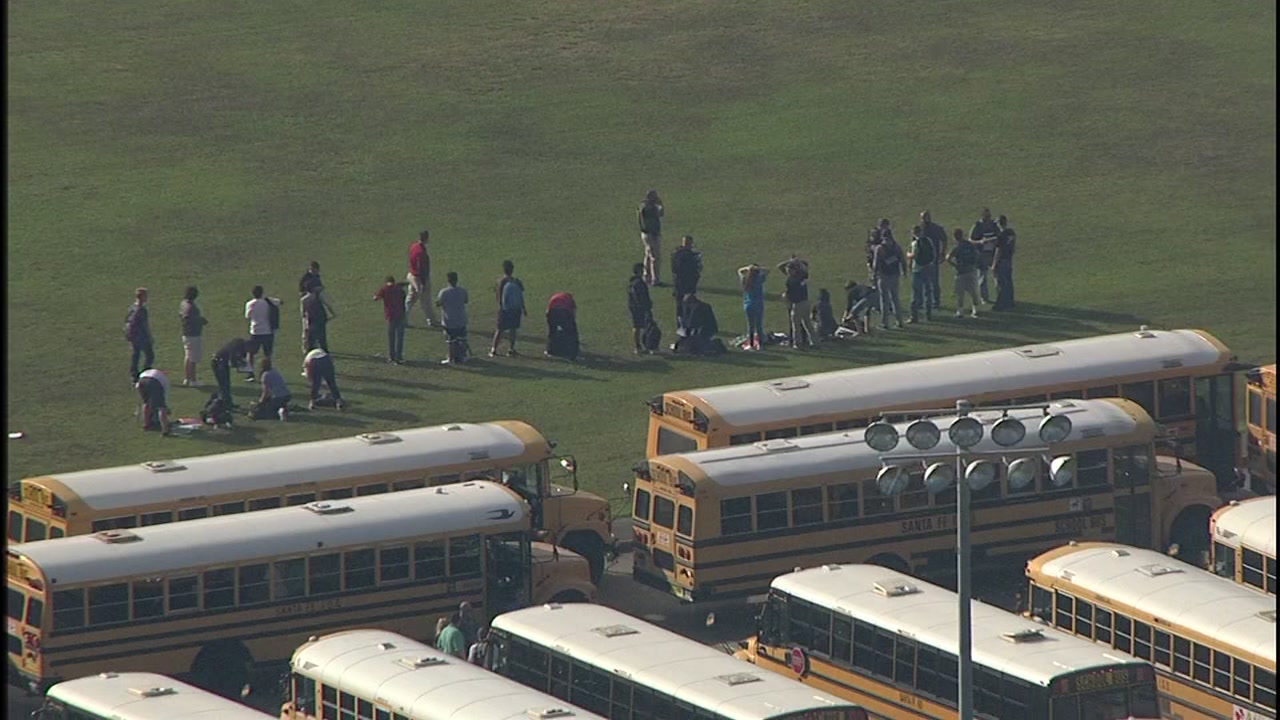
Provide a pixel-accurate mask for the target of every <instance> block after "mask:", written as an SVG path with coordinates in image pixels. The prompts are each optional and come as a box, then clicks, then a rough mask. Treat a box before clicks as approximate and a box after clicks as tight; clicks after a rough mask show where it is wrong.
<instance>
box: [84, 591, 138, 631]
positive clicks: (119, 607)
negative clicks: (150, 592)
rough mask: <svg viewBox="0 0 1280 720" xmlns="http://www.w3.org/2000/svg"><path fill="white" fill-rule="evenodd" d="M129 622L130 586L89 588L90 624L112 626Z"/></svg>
mask: <svg viewBox="0 0 1280 720" xmlns="http://www.w3.org/2000/svg"><path fill="white" fill-rule="evenodd" d="M128 621H129V585H128V584H127V583H112V584H111V585H100V586H98V587H96V588H89V624H90V625H110V624H112V623H119V622H128Z"/></svg>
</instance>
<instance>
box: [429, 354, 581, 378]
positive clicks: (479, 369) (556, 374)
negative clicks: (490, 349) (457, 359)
mask: <svg viewBox="0 0 1280 720" xmlns="http://www.w3.org/2000/svg"><path fill="white" fill-rule="evenodd" d="M525 357H526V356H521V357H519V358H517V359H515V360H512V359H510V358H506V357H504V358H477V357H472V358H471V359H470V360H468V361H467V362H466V364H465V365H461V366H456V367H454V368H453V369H455V370H460V371H464V372H475V373H481V374H483V375H488V376H492V377H505V378H540V379H555V380H590V381H591V382H607V380H606V379H605V378H595V377H591V376H589V375H583V374H581V373H576V372H568V370H571V369H573V368H583V369H589V368H590V367H591V365H590V364H589V363H587V362H584V361H582V360H579V361H578V362H577V363H572V362H569V361H567V360H558V359H554V358H546V357H539V358H528V359H525ZM561 368H563V369H561Z"/></svg>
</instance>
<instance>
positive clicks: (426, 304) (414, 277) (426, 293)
mask: <svg viewBox="0 0 1280 720" xmlns="http://www.w3.org/2000/svg"><path fill="white" fill-rule="evenodd" d="M429 239H431V233H430V232H429V231H427V230H423V231H422V232H420V233H418V241H417V242H415V243H414V244H412V245H410V246H409V276H408V277H407V278H405V279H406V280H407V281H408V284H409V290H408V292H409V294H408V297H407V298H405V301H404V312H405V325H406V326H407V325H408V323H409V318H408V315H409V311H411V310H413V306H414V304H415V303H417V302H418V301H419V300H421V301H422V312H423V313H424V314H425V315H426V316H427V327H431V326H433V325H435V324H436V319H435V314H436V312H435V309H434V308H433V306H432V304H431V301H432V300H434V299H435V296H434V295H432V294H431V256H430V255H429V254H427V241H428V240H429Z"/></svg>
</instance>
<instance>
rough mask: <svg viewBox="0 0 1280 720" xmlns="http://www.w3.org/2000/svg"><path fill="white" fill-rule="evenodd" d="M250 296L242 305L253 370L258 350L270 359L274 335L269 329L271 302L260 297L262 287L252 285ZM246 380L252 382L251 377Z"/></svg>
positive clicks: (273, 345) (273, 346)
mask: <svg viewBox="0 0 1280 720" xmlns="http://www.w3.org/2000/svg"><path fill="white" fill-rule="evenodd" d="M251 294H252V295H253V297H251V298H250V299H249V302H247V303H245V304H244V317H245V319H246V320H248V321H249V367H250V368H253V365H254V356H255V355H257V354H258V351H259V350H261V351H262V356H263V357H271V355H272V350H273V349H274V348H275V340H276V334H275V331H274V330H273V329H272V328H271V301H270V300H268V299H266V298H265V297H263V296H262V286H261V285H254V286H253V291H252V293H251ZM276 317H279V314H278V313H277V316H276ZM246 379H248V380H252V379H253V375H252V374H251V375H249V377H248V378H246Z"/></svg>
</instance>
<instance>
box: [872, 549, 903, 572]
mask: <svg viewBox="0 0 1280 720" xmlns="http://www.w3.org/2000/svg"><path fill="white" fill-rule="evenodd" d="M867 563H868V564H870V565H879V566H880V567H887V568H889V569H890V570H897V571H898V572H900V573H906V574H908V575H909V574H911V566H910V565H908V564H907V561H906V560H903V559H902V558H900V557H898V556H897V555H894V554H893V553H880V554H879V555H876V556H875V557H873V558H871V559H870V560H868V561H867Z"/></svg>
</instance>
